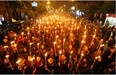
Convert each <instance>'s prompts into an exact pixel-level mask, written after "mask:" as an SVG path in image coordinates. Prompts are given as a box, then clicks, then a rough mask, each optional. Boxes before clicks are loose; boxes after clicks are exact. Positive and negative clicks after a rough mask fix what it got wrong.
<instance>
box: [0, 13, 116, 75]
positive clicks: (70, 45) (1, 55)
mask: <svg viewBox="0 0 116 75" xmlns="http://www.w3.org/2000/svg"><path fill="white" fill-rule="evenodd" d="M60 15H61V14H60ZM45 16H46V17H45ZM57 17H59V19H62V20H59V19H56V18H57ZM51 18H52V19H51ZM59 21H61V22H59ZM69 21H70V22H69ZM74 24H75V25H74ZM0 40H1V43H0V73H2V74H6V73H7V74H115V70H116V66H115V64H116V63H115V28H114V27H110V28H108V27H106V26H105V27H101V26H99V25H96V24H93V23H90V22H88V21H86V20H85V19H83V18H79V19H77V20H76V21H75V19H73V18H71V17H69V16H67V15H64V14H62V15H61V16H59V15H58V16H56V15H50V14H45V15H44V16H42V18H40V19H39V21H38V20H30V21H29V22H27V23H23V24H21V25H18V26H14V30H8V31H5V32H2V31H1V33H0Z"/></svg>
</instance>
